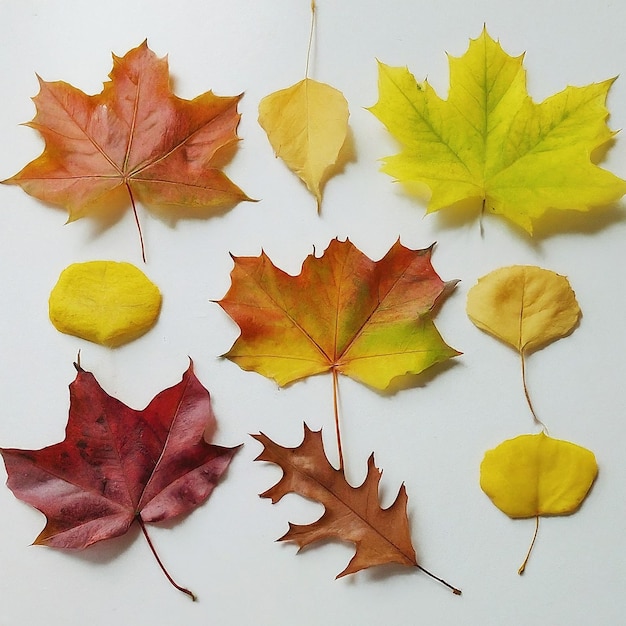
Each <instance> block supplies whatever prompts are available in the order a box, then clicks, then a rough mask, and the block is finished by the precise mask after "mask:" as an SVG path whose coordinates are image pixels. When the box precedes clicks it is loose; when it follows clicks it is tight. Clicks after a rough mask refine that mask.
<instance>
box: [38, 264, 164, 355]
mask: <svg viewBox="0 0 626 626" xmlns="http://www.w3.org/2000/svg"><path fill="white" fill-rule="evenodd" d="M160 310H161V292H160V291H159V289H158V287H157V286H156V285H155V284H154V283H153V282H151V281H150V280H149V279H148V278H147V277H146V275H145V274H144V273H143V272H141V271H140V270H139V269H138V268H136V267H135V266H134V265H131V264H130V263H117V262H115V261H88V262H87V263H73V264H72V265H70V266H69V267H66V268H65V269H64V270H63V271H62V272H61V275H60V276H59V280H58V282H57V284H56V285H55V286H54V288H53V289H52V292H51V293H50V299H49V314H50V321H51V322H52V323H53V324H54V326H55V328H56V329H57V330H59V331H60V332H62V333H67V334H69V335H75V336H76V337H81V338H82V339H87V340H88V341H93V342H95V343H99V344H102V345H105V346H109V347H116V346H120V345H122V344H125V343H128V342H129V341H132V340H133V339H136V338H137V337H140V336H141V335H143V334H144V333H146V332H147V331H148V330H150V328H152V326H153V325H154V324H155V323H156V320H157V318H158V316H159V312H160Z"/></svg>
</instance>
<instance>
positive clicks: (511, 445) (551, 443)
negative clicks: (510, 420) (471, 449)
mask: <svg viewBox="0 0 626 626" xmlns="http://www.w3.org/2000/svg"><path fill="white" fill-rule="evenodd" d="M597 473H598V465H597V463H596V459H595V456H594V454H593V452H591V451H589V450H587V449H586V448H582V447H580V446H577V445H576V444H573V443H570V442H569V441H563V440H562V439H553V438H552V437H548V436H547V435H546V434H545V433H539V434H537V435H520V436H519V437H515V438H514V439H509V440H507V441H504V442H503V443H501V444H500V445H499V446H497V447H496V448H494V449H493V450H489V451H488V452H487V453H486V454H485V458H484V459H483V462H482V463H481V465H480V486H481V488H482V490H483V491H484V492H485V493H486V494H487V495H488V496H489V497H490V498H491V500H492V501H493V503H494V504H495V505H496V506H497V507H498V508H499V509H500V510H501V511H503V512H504V513H506V514H507V515H508V516H509V517H513V518H525V517H536V516H537V515H567V514H569V513H573V512H574V511H576V510H577V509H578V507H579V506H580V505H581V503H582V501H583V500H584V499H585V496H586V495H587V493H588V492H589V489H590V488H591V485H592V484H593V481H594V480H595V478H596V475H597Z"/></svg>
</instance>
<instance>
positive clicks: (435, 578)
mask: <svg viewBox="0 0 626 626" xmlns="http://www.w3.org/2000/svg"><path fill="white" fill-rule="evenodd" d="M417 568H418V569H420V570H421V571H422V572H424V574H426V576H430V577H431V578H432V579H434V580H436V581H437V582H439V583H441V584H442V585H445V586H446V587H447V588H448V589H450V590H451V591H452V593H453V594H454V595H455V596H460V595H462V593H463V592H462V591H461V590H460V589H457V588H456V587H453V586H452V585H451V584H450V583H449V582H446V581H445V580H444V579H443V578H439V576H435V575H434V574H433V573H432V572H429V571H428V570H427V569H426V568H424V567H422V566H421V565H419V564H417Z"/></svg>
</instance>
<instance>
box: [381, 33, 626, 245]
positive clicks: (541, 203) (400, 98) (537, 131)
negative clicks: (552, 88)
mask: <svg viewBox="0 0 626 626" xmlns="http://www.w3.org/2000/svg"><path fill="white" fill-rule="evenodd" d="M449 61H450V90H449V94H448V99H447V100H442V99H441V98H440V97H439V96H438V95H437V94H436V93H435V91H434V90H433V88H432V87H431V86H430V84H429V83H428V81H424V82H422V83H418V82H416V80H415V78H414V77H413V75H412V74H410V73H409V71H408V70H407V69H406V68H400V67H398V68H394V67H389V66H387V65H384V64H383V63H380V64H379V100H378V102H377V103H376V104H375V105H374V106H373V107H371V109H370V110H371V112H372V113H373V114H374V115H375V116H376V117H377V118H378V119H379V120H380V121H381V122H383V124H385V126H386V127H387V129H388V130H389V132H390V133H391V134H392V135H393V136H394V137H395V138H396V139H398V141H399V142H400V143H401V145H402V152H401V153H400V154H398V155H396V156H392V157H387V158H385V159H384V166H383V171H384V172H386V173H387V174H389V175H390V176H393V177H394V178H396V179H397V180H399V181H402V182H405V183H409V182H411V183H419V184H425V185H426V186H427V187H428V188H429V189H430V191H431V193H432V195H431V197H430V201H429V203H428V212H429V213H431V212H433V211H438V210H440V209H443V208H446V207H449V206H451V205H453V204H456V203H459V202H461V201H467V200H473V201H474V202H475V203H476V204H477V205H481V204H482V207H483V209H484V210H486V211H488V212H490V213H494V214H499V215H503V216H504V217H506V218H507V219H509V220H511V221H512V222H514V223H515V224H517V225H518V226H520V227H522V228H524V229H525V230H526V231H528V233H530V234H532V231H533V221H534V220H536V219H537V218H539V217H541V216H542V215H543V214H544V213H545V212H546V211H547V210H548V209H552V208H553V209H573V210H577V211H587V210H589V209H590V208H591V207H593V206H599V205H606V204H608V203H610V202H614V201H616V200H618V199H619V198H621V197H622V195H624V193H626V181H623V180H621V179H620V178H618V177H616V176H614V175H613V174H611V173H610V172H608V171H606V170H603V169H601V168H600V167H598V166H597V165H595V163H594V161H593V156H594V150H596V148H599V147H600V146H602V145H604V144H607V142H609V140H610V139H611V138H612V137H613V136H614V134H615V133H614V132H613V131H611V130H610V129H609V128H608V126H607V124H606V119H607V117H608V111H607V109H606V106H605V102H606V97H607V93H608V90H609V88H610V87H611V84H612V83H613V80H612V79H611V80H605V81H603V82H601V83H593V84H591V85H588V86H586V87H567V88H566V89H564V90H563V91H561V92H560V93H557V94H556V95H554V96H551V97H550V98H547V99H546V100H544V101H543V102H542V103H540V104H536V103H535V102H533V100H532V99H531V97H530V96H529V95H528V93H527V91H526V72H525V70H524V68H523V66H522V61H523V56H519V57H511V56H509V55H508V54H506V53H505V52H504V51H503V50H502V48H501V47H500V44H499V43H498V42H496V41H494V40H493V39H491V37H490V36H489V35H488V34H487V31H486V30H483V32H482V34H481V35H480V37H478V38H477V39H475V40H471V41H470V46H469V50H468V51H467V52H466V54H465V55H464V56H462V57H460V58H454V57H449Z"/></svg>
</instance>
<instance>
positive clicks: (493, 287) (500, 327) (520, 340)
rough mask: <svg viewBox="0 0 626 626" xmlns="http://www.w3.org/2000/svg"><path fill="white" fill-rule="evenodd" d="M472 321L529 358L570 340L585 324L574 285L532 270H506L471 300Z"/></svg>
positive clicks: (475, 290) (486, 279)
mask: <svg viewBox="0 0 626 626" xmlns="http://www.w3.org/2000/svg"><path fill="white" fill-rule="evenodd" d="M467 315H468V316H469V318H470V319H471V320H472V322H473V323H474V324H475V325H476V326H478V328H480V329H481V330H484V331H487V332H488V333H490V334H492V335H494V336H495V337H497V338H498V339H501V340H502V341H504V342H506V343H508V344H510V345H511V346H513V347H514V348H515V349H516V350H517V351H518V352H520V354H521V353H528V352H532V351H534V350H538V349H539V348H542V347H544V346H545V345H547V344H549V343H551V342H552V341H555V340H557V339H560V338H561V337H565V336H566V335H568V334H569V333H570V332H572V330H574V328H575V327H576V324H577V323H578V320H579V319H580V307H579V306H578V302H577V301H576V296H575V294H574V291H573V290H572V288H571V286H570V284H569V281H568V280H567V278H565V276H561V275H559V274H556V273H555V272H552V271H550V270H545V269H542V268H540V267H534V266H530V265H512V266H510V267H502V268H499V269H497V270H494V271H493V272H491V273H489V274H487V275H486V276H483V277H482V278H480V279H479V280H478V283H477V284H476V285H474V287H472V288H471V289H470V291H469V293H468V294H467Z"/></svg>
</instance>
